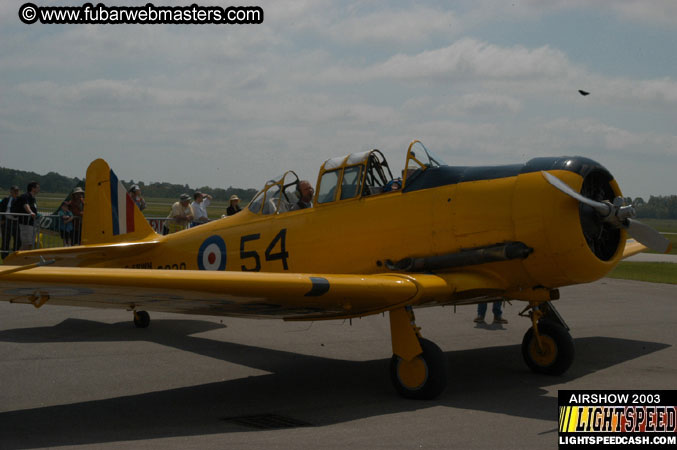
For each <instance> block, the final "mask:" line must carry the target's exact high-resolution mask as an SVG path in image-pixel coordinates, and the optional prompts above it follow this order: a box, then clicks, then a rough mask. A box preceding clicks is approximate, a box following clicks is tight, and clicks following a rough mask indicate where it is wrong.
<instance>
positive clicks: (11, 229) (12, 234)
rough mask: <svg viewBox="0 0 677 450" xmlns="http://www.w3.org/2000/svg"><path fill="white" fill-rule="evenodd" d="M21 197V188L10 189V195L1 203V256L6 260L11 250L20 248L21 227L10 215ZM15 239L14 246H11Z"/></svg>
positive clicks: (13, 187)
mask: <svg viewBox="0 0 677 450" xmlns="http://www.w3.org/2000/svg"><path fill="white" fill-rule="evenodd" d="M17 197H19V187H18V186H12V187H10V188H9V195H8V196H7V197H5V198H3V199H2V201H0V227H1V229H2V243H1V246H0V256H2V259H5V258H6V257H7V255H9V250H10V248H11V249H12V250H16V249H17V248H19V243H18V242H19V226H18V223H17V221H16V218H15V217H14V216H12V215H11V214H9V213H10V212H12V204H13V203H14V202H15V201H16V199H17ZM12 238H14V245H11V242H12Z"/></svg>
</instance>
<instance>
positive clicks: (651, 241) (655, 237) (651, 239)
mask: <svg viewBox="0 0 677 450" xmlns="http://www.w3.org/2000/svg"><path fill="white" fill-rule="evenodd" d="M625 229H626V230H628V233H629V234H630V236H632V237H633V238H635V240H636V241H637V242H640V243H641V244H644V245H646V246H647V247H649V248H650V249H651V250H655V251H657V252H661V253H667V252H669V251H670V249H671V248H672V244H671V243H670V241H669V240H667V239H666V238H665V237H663V236H662V235H661V234H660V233H659V232H658V231H656V230H654V229H653V228H651V227H650V226H649V225H646V224H644V223H642V222H640V221H639V220H633V219H627V226H625Z"/></svg>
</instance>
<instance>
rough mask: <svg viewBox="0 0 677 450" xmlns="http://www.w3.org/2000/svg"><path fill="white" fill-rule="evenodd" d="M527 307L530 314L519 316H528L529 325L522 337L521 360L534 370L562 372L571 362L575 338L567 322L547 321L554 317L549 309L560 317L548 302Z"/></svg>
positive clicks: (558, 373) (547, 373) (550, 372)
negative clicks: (568, 328)
mask: <svg viewBox="0 0 677 450" xmlns="http://www.w3.org/2000/svg"><path fill="white" fill-rule="evenodd" d="M546 305H547V306H546ZM543 306H545V307H543ZM526 309H530V311H529V313H528V314H520V315H528V317H530V318H531V322H532V327H531V328H529V330H527V332H526V333H525V334H524V339H522V357H524V362H526V364H527V366H529V368H530V369H531V370H532V371H533V372H536V373H542V374H546V375H561V374H563V373H564V372H566V371H567V369H569V367H570V366H571V363H573V361H574V341H573V339H572V338H571V335H570V334H569V331H568V330H567V328H566V324H564V322H563V321H557V320H549V318H551V317H553V315H552V312H554V314H555V315H556V316H557V317H559V314H557V311H555V310H554V307H553V306H552V305H551V304H550V303H549V302H547V303H546V304H541V305H540V306H539V305H538V304H536V303H533V302H532V303H530V304H529V306H528V307H527V308H526ZM526 309H525V311H526ZM544 311H547V312H546V313H544ZM546 314H547V315H546Z"/></svg>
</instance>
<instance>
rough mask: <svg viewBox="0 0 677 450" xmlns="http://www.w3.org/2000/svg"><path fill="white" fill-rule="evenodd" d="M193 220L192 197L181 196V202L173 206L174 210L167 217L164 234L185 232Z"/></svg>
mask: <svg viewBox="0 0 677 450" xmlns="http://www.w3.org/2000/svg"><path fill="white" fill-rule="evenodd" d="M192 220H193V210H192V209H191V208H190V196H189V195H188V194H181V196H180V197H179V201H178V202H175V203H174V204H173V205H172V210H171V211H170V213H169V215H168V216H167V222H166V225H165V227H164V228H163V234H169V233H176V232H177V231H181V230H185V229H186V228H188V225H189V224H190V222H191V221H192Z"/></svg>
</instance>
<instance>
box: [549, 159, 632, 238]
mask: <svg viewBox="0 0 677 450" xmlns="http://www.w3.org/2000/svg"><path fill="white" fill-rule="evenodd" d="M541 173H542V174H543V177H544V178H545V179H546V180H547V181H548V183H550V184H552V185H553V186H555V187H556V188H557V189H559V190H560V191H562V192H564V193H565V194H566V195H568V196H569V197H572V198H575V199H576V200H578V201H579V202H581V203H585V204H586V205H588V206H591V207H592V208H594V209H595V211H597V212H598V213H599V214H600V215H601V216H602V217H607V216H608V215H609V214H611V212H612V211H611V209H612V206H611V205H607V204H606V203H602V202H596V201H594V200H591V199H589V198H587V197H584V196H583V195H581V194H579V193H578V192H576V191H574V190H573V189H571V187H569V185H568V184H566V183H565V182H564V181H562V180H560V179H559V178H557V177H556V176H554V175H551V174H549V173H548V172H546V171H544V170H542V171H541ZM638 240H639V239H638Z"/></svg>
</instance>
